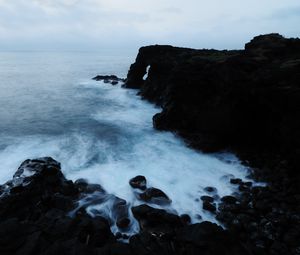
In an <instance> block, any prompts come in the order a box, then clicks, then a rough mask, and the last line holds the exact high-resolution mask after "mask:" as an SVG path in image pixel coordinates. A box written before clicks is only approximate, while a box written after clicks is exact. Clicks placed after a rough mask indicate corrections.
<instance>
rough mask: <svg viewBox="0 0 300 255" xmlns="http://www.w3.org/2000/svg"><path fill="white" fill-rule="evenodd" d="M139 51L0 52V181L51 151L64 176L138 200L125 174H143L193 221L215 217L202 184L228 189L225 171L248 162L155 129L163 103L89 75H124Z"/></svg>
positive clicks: (238, 171) (241, 172)
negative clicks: (204, 203) (189, 145)
mask: <svg viewBox="0 0 300 255" xmlns="http://www.w3.org/2000/svg"><path fill="white" fill-rule="evenodd" d="M135 54H136V53H135V52H125V51H121V52H119V53H115V52H114V53H110V52H107V51H106V52H93V53H91V52H10V53H0V77H1V80H0V89H1V94H0V109H1V112H0V118H1V121H0V162H1V164H0V183H4V182H5V181H7V180H8V179H10V178H11V177H12V175H13V173H14V172H15V170H16V168H17V167H18V165H19V164H20V163H21V162H22V161H23V160H25V159H27V158H35V157H42V156H51V157H53V158H55V159H56V160H58V161H60V162H61V163H62V169H63V172H64V174H65V175H66V176H67V178H71V179H73V180H75V179H77V178H86V179H88V180H89V181H90V182H93V183H99V184H101V185H102V186H103V187H104V189H105V190H106V191H108V192H109V193H111V194H114V195H116V196H118V197H120V198H123V199H126V200H127V201H128V202H129V203H130V205H138V204H140V201H139V200H137V199H136V196H135V194H134V192H133V190H132V189H131V188H130V186H129V184H128V181H129V179H130V178H132V177H134V176H136V175H144V176H146V178H147V181H148V186H149V187H156V188H159V189H161V190H163V191H164V192H165V193H166V194H167V195H168V196H169V197H170V198H171V199H172V204H171V206H168V207H165V208H166V209H168V210H170V211H173V212H177V213H179V214H182V213H188V214H190V215H191V216H192V219H193V221H194V222H195V221H197V220H198V218H199V215H200V216H201V217H202V218H203V220H211V221H214V218H213V216H212V215H210V214H209V213H206V212H204V211H203V210H202V206H201V203H200V202H199V198H200V196H201V195H204V194H205V192H204V191H203V188H204V187H206V186H213V187H216V188H217V190H218V194H219V195H220V196H224V195H227V194H230V193H232V192H233V191H234V190H233V187H232V186H231V185H229V182H228V178H226V177H224V176H226V175H232V176H235V177H237V178H245V176H246V175H247V170H246V169H245V168H244V167H243V166H242V165H241V164H240V162H239V161H238V159H237V158H235V157H234V156H233V155H231V154H225V153H224V154H217V155H207V154H202V153H200V152H196V151H194V150H192V149H189V148H187V147H186V146H185V144H184V143H183V142H182V140H181V139H179V138H178V137H176V136H175V135H173V134H172V133H170V132H158V131H156V130H154V129H153V128H152V116H153V115H154V114H155V113H157V112H159V111H160V109H159V108H156V107H154V106H153V105H152V104H150V103H148V102H146V101H142V100H140V98H139V97H138V96H136V91H135V90H127V89H122V88H121V86H120V85H118V86H111V85H108V84H104V83H102V82H96V81H93V80H91V78H92V77H93V76H95V75H97V74H116V75H118V76H120V77H125V76H126V73H127V70H128V68H129V65H130V63H131V62H133V61H134V57H135ZM105 206H107V205H102V206H96V207H95V208H97V209H99V210H100V211H101V210H104V209H105V208H104V207H105ZM101 207H102V208H101ZM105 210H106V209H105ZM114 230H115V229H114ZM135 230H137V226H136V224H134V225H133V226H132V229H131V230H130V231H135Z"/></svg>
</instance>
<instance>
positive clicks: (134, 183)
mask: <svg viewBox="0 0 300 255" xmlns="http://www.w3.org/2000/svg"><path fill="white" fill-rule="evenodd" d="M129 184H130V186H131V187H132V188H134V189H140V190H145V189H146V188H147V180H146V178H145V176H142V175H138V176H136V177H134V178H132V179H130V180H129Z"/></svg>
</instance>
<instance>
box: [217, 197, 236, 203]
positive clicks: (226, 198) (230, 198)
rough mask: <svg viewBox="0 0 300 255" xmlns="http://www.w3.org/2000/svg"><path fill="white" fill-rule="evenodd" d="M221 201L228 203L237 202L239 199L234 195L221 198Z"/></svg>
mask: <svg viewBox="0 0 300 255" xmlns="http://www.w3.org/2000/svg"><path fill="white" fill-rule="evenodd" d="M221 201H222V202H223V203H226V204H235V203H236V202H237V199H236V198H235V197H233V196H224V197H222V198H221Z"/></svg>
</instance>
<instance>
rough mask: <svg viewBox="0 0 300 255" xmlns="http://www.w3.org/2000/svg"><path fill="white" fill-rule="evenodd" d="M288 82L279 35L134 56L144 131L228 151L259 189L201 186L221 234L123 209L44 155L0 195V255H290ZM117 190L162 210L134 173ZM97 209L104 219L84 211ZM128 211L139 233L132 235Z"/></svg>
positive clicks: (295, 194)
mask: <svg viewBox="0 0 300 255" xmlns="http://www.w3.org/2000/svg"><path fill="white" fill-rule="evenodd" d="M146 74H147V75H146ZM145 75H146V78H145V79H144V77H145ZM94 79H95V80H103V81H104V82H105V83H110V84H112V85H116V84H117V83H119V82H124V80H123V79H120V78H118V77H116V76H111V75H110V76H96V77H95V78H94ZM299 80H300V40H299V39H286V38H284V37H282V36H280V35H278V34H270V35H264V36H258V37H255V38H254V39H253V40H252V41H251V42H250V43H248V44H246V46H245V50H239V51H216V50H193V49H185V48H176V47H172V46H158V45H156V46H148V47H143V48H141V49H140V51H139V54H138V56H137V58H136V61H135V63H134V64H132V66H131V67H130V70H129V72H128V76H127V79H126V81H125V84H124V87H126V88H134V89H138V90H139V92H138V93H139V94H140V95H141V97H142V98H144V99H146V100H149V101H151V102H153V103H155V104H157V105H159V106H161V107H162V112H161V113H159V114H157V115H155V116H154V117H153V125H154V127H155V128H157V129H159V130H169V131H173V132H175V133H177V134H178V135H179V136H181V137H182V138H184V139H185V141H186V142H187V144H188V145H189V146H191V147H193V148H195V149H200V150H202V151H209V152H212V151H220V150H230V151H232V152H234V153H236V154H237V155H238V156H239V157H240V158H241V159H242V160H243V162H244V164H246V165H248V166H250V167H251V169H252V178H253V179H255V180H259V181H263V182H266V183H267V185H266V186H255V185H253V183H251V182H246V181H243V180H240V179H235V178H233V177H232V178H228V183H229V185H232V186H234V187H236V190H237V192H236V193H234V194H232V195H231V196H225V197H218V195H217V194H216V191H215V190H214V187H206V193H207V195H206V196H202V197H201V198H199V207H200V206H202V207H203V209H205V210H207V211H209V212H210V213H211V214H212V215H215V217H216V219H217V220H218V221H219V222H221V223H222V224H223V225H224V226H225V227H226V229H223V228H222V227H220V226H218V225H216V224H213V223H210V222H200V223H197V224H190V218H189V215H174V214H171V213H168V212H167V211H165V210H162V209H155V208H152V207H150V206H149V205H147V204H141V205H140V206H136V207H132V208H129V206H128V204H127V202H126V201H125V200H124V199H122V198H118V197H115V196H113V195H111V194H108V193H107V192H106V191H105V190H104V189H103V188H102V187H101V186H100V185H96V184H90V183H87V182H86V181H85V180H82V179H81V180H77V181H75V182H73V181H70V180H67V179H66V178H65V177H64V175H63V174H62V172H61V168H60V164H59V163H58V162H57V161H55V160H54V159H52V158H40V159H33V160H26V161H24V162H23V163H22V164H21V166H20V167H19V169H18V170H17V172H16V173H15V175H14V176H13V179H12V180H11V181H8V182H7V183H5V184H3V185H2V186H0V205H1V206H0V254H4V255H10V254H22V255H24V254H25V255H26V254H28V255H29V254H30V255H33V254H47V255H50V254H67V255H68V254H89V255H91V254H92V255H93V254H114V255H115V254H116V255H118V254H120V255H121V254H124V255H125V254H135V255H142V254H145V255H146V254H147V255H148V254H180V255H181V254H182V255H183V254H185V255H188V254H207V255H215V254H220V255H221V254H222V255H224V254H225V255H226V254H228V255H229V254H230V255H234V254H236V255H240V254H243V255H244V254H249V255H252V254H254V255H259V254H272V255H273V254H274V255H277V254H278V255H280V254H291V255H296V254H300V188H299V183H300V174H299V163H298V162H299V158H300V149H299V144H300V139H299V137H300V134H299V133H300V128H299V123H298V122H299V121H298V119H299V116H300V114H299V113H300V88H299V87H300V83H299ZM128 181H129V184H128V185H131V187H132V188H133V189H135V190H138V192H137V195H138V199H140V200H141V201H144V202H145V203H147V202H149V201H151V202H154V203H158V204H159V203H172V201H171V200H170V199H169V197H168V195H167V194H165V193H164V192H163V191H161V190H159V189H157V188H151V187H147V180H146V178H145V177H144V176H136V177H134V176H133V178H132V179H131V180H128ZM107 201H110V205H111V207H110V210H111V214H110V215H109V217H108V216H107V215H101V213H100V212H98V211H97V210H95V211H91V210H89V208H90V206H92V205H94V204H101V203H106V202H107ZM130 214H132V215H133V217H134V218H135V220H137V222H138V224H139V228H140V231H139V233H136V234H135V235H133V236H131V237H129V236H127V235H126V234H124V232H126V231H125V230H126V228H128V227H129V226H130V224H131V218H130V217H129V215H130ZM199 221H201V220H199ZM112 226H114V227H116V228H117V229H118V230H119V231H118V232H115V233H112V230H111V229H112ZM123 230H124V231H123Z"/></svg>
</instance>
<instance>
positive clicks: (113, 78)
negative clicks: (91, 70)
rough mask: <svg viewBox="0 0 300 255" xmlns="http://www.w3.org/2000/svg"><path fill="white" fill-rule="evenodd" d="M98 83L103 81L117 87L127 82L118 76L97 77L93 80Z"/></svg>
mask: <svg viewBox="0 0 300 255" xmlns="http://www.w3.org/2000/svg"><path fill="white" fill-rule="evenodd" d="M93 80H96V81H103V82H104V83H110V84H111V85H117V84H118V83H119V82H125V79H122V78H119V77H117V76H116V75H97V76H96V77H94V78H93Z"/></svg>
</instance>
